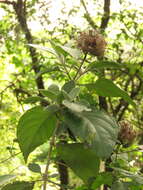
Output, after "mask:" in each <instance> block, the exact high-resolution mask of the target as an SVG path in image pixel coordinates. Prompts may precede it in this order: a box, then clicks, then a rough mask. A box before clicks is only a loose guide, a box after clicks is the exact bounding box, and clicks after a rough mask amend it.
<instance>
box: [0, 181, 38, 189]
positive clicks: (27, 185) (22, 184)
mask: <svg viewBox="0 0 143 190" xmlns="http://www.w3.org/2000/svg"><path fill="white" fill-rule="evenodd" d="M33 188H34V182H26V181H16V182H14V183H12V184H7V185H6V186H4V187H3V188H2V189H1V190H32V189H33Z"/></svg>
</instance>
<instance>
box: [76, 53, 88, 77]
mask: <svg viewBox="0 0 143 190" xmlns="http://www.w3.org/2000/svg"><path fill="white" fill-rule="evenodd" d="M86 57H87V53H85V55H84V58H83V60H82V62H81V64H80V66H79V68H78V70H77V72H76V74H75V77H74V80H77V76H78V74H79V73H80V71H81V68H82V66H83V64H84V62H85V60H86ZM81 75H82V74H80V76H81ZM78 78H79V77H78Z"/></svg>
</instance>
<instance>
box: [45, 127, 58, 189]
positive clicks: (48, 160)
mask: <svg viewBox="0 0 143 190" xmlns="http://www.w3.org/2000/svg"><path fill="white" fill-rule="evenodd" d="M57 128H58V124H57V126H56V128H55V130H54V132H53V136H52V139H51V141H50V148H49V152H48V155H47V164H46V168H45V172H44V174H43V181H44V184H43V190H46V186H47V181H48V171H49V166H50V161H51V154H52V150H53V147H54V145H55V136H56V131H57Z"/></svg>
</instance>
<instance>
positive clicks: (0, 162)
mask: <svg viewBox="0 0 143 190" xmlns="http://www.w3.org/2000/svg"><path fill="white" fill-rule="evenodd" d="M20 153H21V152H17V153H15V154H13V155H11V156H10V157H9V158H6V159H4V160H2V161H0V164H3V163H4V162H7V161H8V160H10V159H12V158H13V157H15V156H17V155H18V154H20Z"/></svg>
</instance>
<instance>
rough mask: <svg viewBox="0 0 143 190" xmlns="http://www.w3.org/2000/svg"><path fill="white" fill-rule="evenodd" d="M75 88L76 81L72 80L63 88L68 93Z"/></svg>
mask: <svg viewBox="0 0 143 190" xmlns="http://www.w3.org/2000/svg"><path fill="white" fill-rule="evenodd" d="M73 88H75V82H74V81H73V80H71V81H69V82H67V83H65V84H64V85H63V87H62V90H64V91H66V92H67V93H70V91H71V90H72V89H73Z"/></svg>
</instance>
